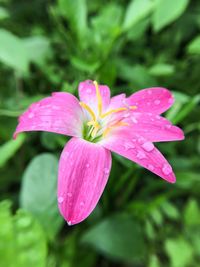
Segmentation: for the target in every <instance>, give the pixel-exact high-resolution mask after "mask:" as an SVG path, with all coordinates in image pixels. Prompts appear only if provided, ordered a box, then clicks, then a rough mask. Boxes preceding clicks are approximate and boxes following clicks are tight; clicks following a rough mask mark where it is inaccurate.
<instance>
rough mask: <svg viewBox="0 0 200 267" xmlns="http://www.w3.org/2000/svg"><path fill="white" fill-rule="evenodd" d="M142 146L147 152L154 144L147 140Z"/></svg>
mask: <svg viewBox="0 0 200 267" xmlns="http://www.w3.org/2000/svg"><path fill="white" fill-rule="evenodd" d="M142 148H143V149H144V150H146V151H147V152H150V151H152V150H153V149H154V144H153V143H151V142H148V141H147V142H145V143H144V144H143V145H142Z"/></svg>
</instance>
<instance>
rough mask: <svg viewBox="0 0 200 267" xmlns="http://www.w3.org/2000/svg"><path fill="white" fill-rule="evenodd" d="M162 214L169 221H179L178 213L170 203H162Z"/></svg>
mask: <svg viewBox="0 0 200 267" xmlns="http://www.w3.org/2000/svg"><path fill="white" fill-rule="evenodd" d="M161 209H162V211H163V213H164V214H165V215H166V216H167V217H168V218H169V219H171V220H177V219H179V217H180V216H179V211H178V209H177V208H176V206H175V205H173V204H171V203H170V202H168V201H167V202H164V203H163V204H162V206H161Z"/></svg>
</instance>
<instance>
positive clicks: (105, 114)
mask: <svg viewBox="0 0 200 267" xmlns="http://www.w3.org/2000/svg"><path fill="white" fill-rule="evenodd" d="M124 110H128V109H127V108H116V109H111V110H109V111H108V112H106V113H104V114H102V115H101V116H100V117H101V118H102V119H103V118H105V117H106V116H108V115H110V114H112V113H116V112H119V111H124Z"/></svg>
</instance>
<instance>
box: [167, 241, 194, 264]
mask: <svg viewBox="0 0 200 267" xmlns="http://www.w3.org/2000/svg"><path fill="white" fill-rule="evenodd" d="M165 250H166V253H167V255H168V256H169V258H170V262H171V265H170V266H172V267H185V266H188V264H191V263H192V259H193V249H192V247H191V245H190V244H189V243H188V242H187V241H186V240H185V239H183V238H182V237H179V238H177V239H167V240H166V242H165Z"/></svg>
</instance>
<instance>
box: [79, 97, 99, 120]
mask: <svg viewBox="0 0 200 267" xmlns="http://www.w3.org/2000/svg"><path fill="white" fill-rule="evenodd" d="M79 105H80V106H81V107H82V108H85V109H86V110H87V111H88V112H89V113H90V115H91V117H92V119H93V121H96V115H95V113H94V112H93V110H92V109H91V108H90V107H89V106H88V105H87V104H85V103H84V102H79Z"/></svg>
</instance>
